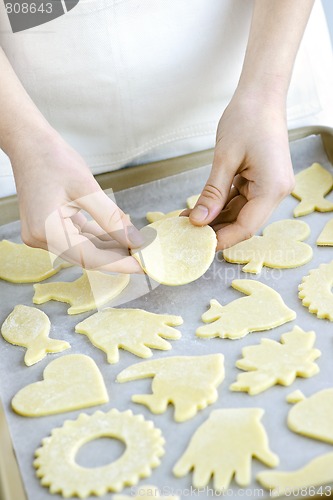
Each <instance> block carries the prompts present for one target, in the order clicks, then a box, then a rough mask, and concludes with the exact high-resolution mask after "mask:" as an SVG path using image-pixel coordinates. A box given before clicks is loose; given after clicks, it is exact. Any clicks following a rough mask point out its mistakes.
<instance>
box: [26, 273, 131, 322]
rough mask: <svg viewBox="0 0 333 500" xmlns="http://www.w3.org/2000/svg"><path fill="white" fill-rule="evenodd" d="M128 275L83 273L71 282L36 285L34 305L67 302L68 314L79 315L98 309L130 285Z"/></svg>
mask: <svg viewBox="0 0 333 500" xmlns="http://www.w3.org/2000/svg"><path fill="white" fill-rule="evenodd" d="M129 280H130V277H129V275H128V274H116V275H113V274H106V273H101V272H99V271H83V275H82V276H81V277H80V278H79V279H77V280H75V281H71V282H64V281H62V282H58V283H54V282H53V283H44V284H42V285H34V289H35V295H34V297H33V301H34V304H44V302H48V301H49V300H58V301H59V302H67V303H68V304H70V305H71V307H70V308H69V309H68V311H67V312H68V314H79V313H83V312H86V311H91V310H92V309H96V308H98V307H100V306H102V305H103V304H105V303H106V302H109V301H110V300H111V299H113V298H115V297H117V295H119V294H120V293H121V292H122V291H123V290H124V288H125V287H126V286H127V285H128V283H129Z"/></svg>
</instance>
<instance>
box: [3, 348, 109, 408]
mask: <svg viewBox="0 0 333 500" xmlns="http://www.w3.org/2000/svg"><path fill="white" fill-rule="evenodd" d="M43 375H44V380H43V381H41V382H35V383H34V384H30V385H27V386H26V387H24V388H23V389H21V390H20V391H19V392H18V393H17V394H16V395H15V396H14V398H13V400H12V407H13V409H14V410H15V411H16V413H19V414H20V415H23V416H25V417H41V416H43V415H52V414H55V413H63V412H68V411H74V410H79V409H81V408H88V407H90V406H96V405H101V404H103V403H107V402H108V401H109V397H108V394H107V391H106V388H105V385H104V381H103V377H102V375H101V373H100V371H99V369H98V368H97V365H96V363H95V361H93V360H92V359H91V358H90V357H89V356H85V355H84V354H68V355H67V356H62V357H61V358H58V359H55V360H54V361H51V363H49V364H48V365H47V367H46V368H45V370H44V374H43Z"/></svg>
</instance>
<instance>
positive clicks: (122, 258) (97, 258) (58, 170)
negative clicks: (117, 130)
mask: <svg viewBox="0 0 333 500" xmlns="http://www.w3.org/2000/svg"><path fill="white" fill-rule="evenodd" d="M10 159H11V162H12V165H13V170H14V174H15V181H16V187H17V193H18V200H19V209H20V217H21V233H22V239H23V241H24V242H25V243H26V244H27V245H29V246H31V247H38V248H44V249H46V250H49V251H50V252H52V253H54V254H56V255H57V256H60V257H62V258H64V259H65V260H68V261H69V262H72V263H74V264H78V265H80V266H82V267H84V268H88V269H100V270H105V271H112V272H125V273H135V272H142V270H141V268H140V266H139V264H138V263H137V261H136V260H135V259H134V258H133V257H130V256H129V252H128V248H135V247H137V246H140V244H142V237H141V235H140V233H139V231H138V230H137V229H136V228H135V227H134V226H133V224H132V223H131V222H130V220H129V217H128V216H127V215H125V214H124V213H123V212H122V210H120V209H119V208H118V207H117V205H116V204H115V203H114V202H113V201H112V200H111V199H110V198H109V197H108V196H107V195H106V194H105V193H104V192H103V191H102V189H101V188H100V187H99V185H98V183H97V182H96V180H95V179H94V177H93V175H92V174H91V172H90V170H89V168H88V166H87V165H86V163H85V162H84V160H83V158H82V157H81V156H80V155H79V154H78V153H76V152H75V151H74V150H73V149H72V148H70V147H69V146H68V145H67V144H66V143H65V142H64V141H63V140H62V139H61V138H60V137H59V136H58V135H57V134H55V133H54V134H53V133H50V132H49V131H48V133H47V134H46V136H43V137H42V138H41V137H38V138H37V137H35V138H32V137H29V138H28V139H26V140H23V141H21V142H20V147H18V148H15V149H14V150H12V151H11V155H10ZM82 210H84V211H85V212H87V213H88V214H89V215H90V216H92V218H93V220H91V221H88V219H87V217H86V216H85V215H84V214H83V213H82Z"/></svg>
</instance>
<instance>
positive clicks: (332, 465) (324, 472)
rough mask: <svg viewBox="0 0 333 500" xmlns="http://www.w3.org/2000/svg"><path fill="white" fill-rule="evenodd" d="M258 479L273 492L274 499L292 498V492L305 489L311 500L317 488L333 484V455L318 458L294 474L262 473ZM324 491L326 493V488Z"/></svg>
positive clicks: (258, 475)
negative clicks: (312, 492) (280, 497)
mask: <svg viewBox="0 0 333 500" xmlns="http://www.w3.org/2000/svg"><path fill="white" fill-rule="evenodd" d="M256 479H257V481H258V482H259V483H260V484H261V485H262V486H263V487H264V488H266V489H268V490H271V496H272V497H275V498H276V497H278V496H282V495H285V494H286V495H287V496H291V497H292V496H293V495H290V492H291V491H295V492H296V491H297V490H300V489H302V488H303V489H304V491H306V490H308V493H309V496H307V498H311V496H314V494H315V493H314V494H313V495H311V494H310V493H311V490H312V491H314V492H315V491H316V490H315V487H316V486H323V485H325V484H328V483H332V482H333V453H326V454H325V455H321V456H319V457H316V458H314V459H313V460H311V462H309V463H308V464H306V465H305V466H304V467H302V468H301V469H298V470H295V471H292V472H282V471H276V472H271V471H265V472H260V473H259V474H257V477H256ZM322 490H323V492H324V491H325V487H323V489H322ZM323 496H326V495H325V494H324V495H323ZM316 498H318V497H316Z"/></svg>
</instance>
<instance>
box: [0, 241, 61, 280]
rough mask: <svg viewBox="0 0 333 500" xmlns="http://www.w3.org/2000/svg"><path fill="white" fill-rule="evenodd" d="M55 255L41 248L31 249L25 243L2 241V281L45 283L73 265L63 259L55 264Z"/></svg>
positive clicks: (0, 267)
mask: <svg viewBox="0 0 333 500" xmlns="http://www.w3.org/2000/svg"><path fill="white" fill-rule="evenodd" d="M54 259H55V255H53V254H51V253H49V252H47V251H46V250H42V249H40V248H31V247H28V246H27V245H24V244H23V243H13V242H12V241H7V240H3V241H0V279H3V280H6V281H11V282H12V283H35V282H36V281H43V280H45V279H46V278H49V277H50V276H52V275H53V274H55V273H57V272H58V271H59V270H60V269H62V268H63V267H69V266H71V264H68V262H65V261H63V260H61V259H57V262H54V263H53V261H54Z"/></svg>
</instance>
